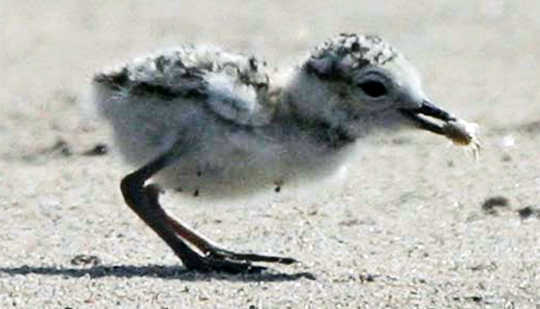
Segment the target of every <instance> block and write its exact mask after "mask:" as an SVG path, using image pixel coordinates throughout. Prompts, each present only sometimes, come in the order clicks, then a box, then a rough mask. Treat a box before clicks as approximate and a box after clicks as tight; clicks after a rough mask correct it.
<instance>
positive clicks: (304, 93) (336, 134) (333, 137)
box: [270, 68, 356, 148]
mask: <svg viewBox="0 0 540 309" xmlns="http://www.w3.org/2000/svg"><path fill="white" fill-rule="evenodd" d="M272 91H274V92H275V100H277V101H279V102H278V103H277V104H276V106H277V107H278V108H277V110H276V118H277V119H279V120H278V121H280V122H288V123H290V124H295V125H296V126H297V127H298V129H299V130H300V131H302V132H304V134H306V135H308V136H309V137H311V138H314V139H315V140H316V141H317V142H320V143H323V144H326V145H327V146H329V147H331V148H341V147H342V146H345V145H348V144H350V143H352V142H354V141H355V139H356V137H355V136H354V135H352V134H351V133H350V132H349V130H347V126H346V118H347V115H344V114H343V112H342V111H340V110H339V109H338V108H335V106H336V102H337V100H338V99H339V98H335V97H334V96H333V95H332V93H331V92H330V91H328V90H327V89H326V88H325V87H324V85H321V83H320V82H319V81H318V80H316V78H314V77H312V76H309V75H308V74H307V73H306V72H305V71H304V70H303V69H301V68H296V69H295V70H293V71H291V72H289V75H288V78H287V79H285V80H284V81H283V82H282V84H281V85H280V86H276V87H275V88H274V89H273V90H272V89H271V91H270V93H272Z"/></svg>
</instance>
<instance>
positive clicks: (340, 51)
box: [302, 34, 453, 134]
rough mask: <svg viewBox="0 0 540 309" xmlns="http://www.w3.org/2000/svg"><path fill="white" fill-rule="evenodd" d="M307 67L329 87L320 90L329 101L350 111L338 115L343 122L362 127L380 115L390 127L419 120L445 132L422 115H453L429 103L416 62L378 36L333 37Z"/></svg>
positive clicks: (308, 72) (446, 117)
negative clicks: (421, 115) (410, 61)
mask: <svg viewBox="0 0 540 309" xmlns="http://www.w3.org/2000/svg"><path fill="white" fill-rule="evenodd" d="M302 70H303V71H304V72H305V73H306V75H307V76H311V78H312V79H315V80H318V81H319V82H320V83H318V84H319V88H320V89H326V90H321V91H319V93H317V94H316V95H319V96H320V97H322V95H321V94H324V93H326V94H328V95H327V96H326V97H325V100H326V101H328V102H330V101H334V102H336V103H335V104H334V107H332V109H334V110H335V109H336V108H337V109H341V110H343V111H344V113H345V114H346V115H345V116H344V118H343V117H342V118H341V119H340V120H338V121H339V122H341V123H348V124H351V125H354V126H356V127H358V124H361V123H364V124H365V123H366V122H367V121H371V120H372V119H380V120H382V121H383V122H385V123H384V124H383V126H385V127H391V125H392V124H399V123H405V124H414V125H416V126H419V127H421V128H423V129H427V130H430V131H432V132H435V133H439V134H442V130H441V127H440V125H437V124H436V123H432V122H429V121H428V120H426V119H425V118H424V117H419V116H418V114H423V115H427V116H431V117H434V118H437V119H439V120H442V121H448V120H450V119H453V116H451V115H450V114H449V113H447V112H445V111H443V110H441V109H439V108H437V107H436V106H434V105H433V104H431V103H430V102H429V99H428V97H427V96H426V95H425V94H424V91H423V89H422V84H421V81H420V77H419V74H418V73H417V71H416V69H415V68H414V66H413V65H412V64H410V63H409V61H408V60H407V59H406V58H405V57H404V56H403V55H402V54H401V53H400V52H399V51H397V50H396V49H395V48H393V47H392V46H390V44H388V43H387V42H385V41H384V40H383V39H381V38H380V37H378V36H375V35H359V34H340V35H338V36H337V37H334V38H332V39H329V40H327V41H325V42H324V43H323V44H321V45H319V46H317V47H315V48H314V49H313V50H312V51H311V53H310V55H309V57H308V58H307V60H306V61H305V62H304V64H303V65H302ZM332 94H335V97H336V98H334V97H333V96H334V95H332ZM403 116H405V117H403ZM347 118H353V120H354V119H357V120H358V121H356V123H355V122H354V121H347ZM342 119H345V120H346V121H343V120H342ZM411 120H412V122H411Z"/></svg>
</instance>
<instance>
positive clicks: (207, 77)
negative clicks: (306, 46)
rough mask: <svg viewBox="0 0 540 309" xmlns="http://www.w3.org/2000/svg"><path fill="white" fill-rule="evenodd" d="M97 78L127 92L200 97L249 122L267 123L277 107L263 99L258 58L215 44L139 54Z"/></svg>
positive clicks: (226, 115) (221, 113) (230, 117)
mask: <svg viewBox="0 0 540 309" xmlns="http://www.w3.org/2000/svg"><path fill="white" fill-rule="evenodd" d="M264 65H265V63H264ZM94 82H97V83H98V84H101V85H104V86H106V87H107V88H109V89H110V90H113V91H116V92H119V93H121V94H123V95H126V96H141V97H147V96H153V97H156V96H157V97H159V98H160V99H162V100H164V101H172V100H176V99H182V98H184V99H194V100H199V101H200V102H201V103H203V104H205V105H206V106H207V107H208V108H209V110H210V111H212V112H214V113H215V114H216V115H217V116H218V117H220V118H222V119H224V120H227V121H232V122H234V123H236V124H239V125H245V126H262V125H264V124H267V123H268V122H269V121H270V120H271V117H272V114H273V110H274V109H273V108H272V106H270V105H269V104H268V103H265V102H266V100H264V99H263V100H261V97H264V96H265V95H266V93H267V89H268V75H267V74H266V72H265V71H264V70H263V69H262V68H261V66H260V65H259V61H258V60H257V59H255V58H254V57H246V56H244V55H239V54H230V53H225V52H223V51H221V50H219V49H216V48H204V49H199V50H196V49H195V48H193V47H180V48H177V49H173V50H169V51H166V52H163V53H160V54H157V55H152V56H147V57H144V58H139V59H135V60H134V61H133V62H131V63H129V64H126V65H124V66H122V67H119V68H117V69H115V70H112V71H110V72H106V73H99V74H96V75H95V76H94Z"/></svg>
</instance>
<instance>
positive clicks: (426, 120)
mask: <svg viewBox="0 0 540 309" xmlns="http://www.w3.org/2000/svg"><path fill="white" fill-rule="evenodd" d="M401 113H402V114H403V115H404V116H405V117H407V118H409V119H410V120H412V121H413V122H414V123H415V124H416V125H417V126H418V127H419V128H421V129H425V130H428V131H431V132H433V133H436V134H441V135H444V136H446V137H447V138H448V139H450V140H451V141H452V142H453V143H454V144H456V145H459V146H470V147H471V148H472V151H473V153H474V156H475V157H476V158H478V153H479V151H480V141H479V139H478V137H477V131H478V125H477V124H476V123H471V122H467V121H465V120H463V119H459V118H456V117H454V116H453V115H452V114H450V113H448V112H446V111H444V110H442V109H440V108H438V107H437V106H435V105H433V104H432V103H430V102H429V101H424V102H423V103H422V106H421V107H420V108H417V109H412V110H401ZM432 119H436V120H440V121H442V123H441V124H440V123H437V122H435V121H432Z"/></svg>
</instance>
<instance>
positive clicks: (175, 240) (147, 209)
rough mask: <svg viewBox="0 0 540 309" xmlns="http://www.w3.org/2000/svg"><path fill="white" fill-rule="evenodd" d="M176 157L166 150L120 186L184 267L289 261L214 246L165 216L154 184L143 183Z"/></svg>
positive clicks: (247, 268)
mask: <svg viewBox="0 0 540 309" xmlns="http://www.w3.org/2000/svg"><path fill="white" fill-rule="evenodd" d="M176 159H177V156H176V155H175V154H174V153H171V152H169V153H166V154H164V155H162V156H160V157H158V158H157V159H156V160H154V161H152V162H150V163H148V164H147V165H145V166H144V167H142V168H141V169H139V170H137V171H135V172H134V173H131V174H129V175H127V176H126V177H124V179H123V180H122V183H121V186H120V187H121V190H122V194H123V196H124V199H125V201H126V203H127V204H128V206H129V207H130V208H131V209H132V210H133V211H134V212H135V213H136V214H137V215H138V216H139V217H140V218H141V219H142V220H143V221H144V222H145V223H146V224H147V225H148V226H149V227H151V228H152V230H154V232H156V233H157V234H158V235H159V237H161V239H163V240H164V241H165V242H166V243H167V244H168V245H169V247H171V249H172V250H173V251H174V253H175V254H176V255H177V256H178V257H179V258H180V259H181V260H182V263H184V265H185V266H186V267H187V268H190V269H195V270H200V271H212V270H216V271H224V272H229V273H239V272H253V271H260V270H262V269H264V267H259V266H253V265H251V263H250V261H265V262H278V263H286V264H289V263H292V262H294V260H293V259H290V258H279V257H269V256H259V255H254V254H236V253H233V252H230V251H226V250H223V249H219V248H217V247H216V246H215V245H213V244H211V243H210V241H208V240H206V239H204V238H203V237H202V236H199V235H197V234H196V233H195V232H194V231H192V230H190V229H188V228H186V227H184V226H183V225H182V224H180V223H179V222H178V221H176V220H175V219H173V218H172V217H170V216H168V215H167V213H166V212H165V211H164V210H163V208H162V207H161V206H160V205H159V202H158V195H159V190H158V189H157V186H154V185H147V186H145V185H144V183H145V182H146V180H148V179H149V178H150V177H151V176H152V175H154V174H155V173H157V172H158V171H159V170H161V169H162V168H164V167H166V166H168V165H169V164H171V163H172V162H174V161H175V160H176ZM184 240H185V241H187V242H189V243H191V244H192V245H194V246H195V247H197V248H199V250H201V251H202V252H203V253H204V254H205V256H201V255H200V254H198V253H197V252H195V251H194V250H192V249H191V248H190V247H189V246H188V245H187V244H186V243H185V242H184Z"/></svg>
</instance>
